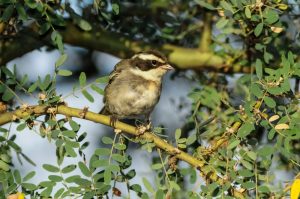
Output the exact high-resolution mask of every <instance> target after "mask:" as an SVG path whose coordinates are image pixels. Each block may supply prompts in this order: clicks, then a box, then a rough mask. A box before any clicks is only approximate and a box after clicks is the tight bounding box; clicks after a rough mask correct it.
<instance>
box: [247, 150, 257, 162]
mask: <svg viewBox="0 0 300 199" xmlns="http://www.w3.org/2000/svg"><path fill="white" fill-rule="evenodd" d="M247 155H248V156H249V157H250V158H251V159H252V160H254V161H255V160H256V158H257V154H256V153H255V152H253V151H247Z"/></svg>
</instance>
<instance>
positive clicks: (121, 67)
mask: <svg viewBox="0 0 300 199" xmlns="http://www.w3.org/2000/svg"><path fill="white" fill-rule="evenodd" d="M128 67H130V65H129V61H128V60H127V59H123V60H122V61H120V62H119V63H117V64H116V65H115V68H114V70H113V71H112V72H111V73H110V74H109V79H108V84H107V85H106V87H105V89H104V92H105V90H106V88H107V87H108V86H109V85H110V84H111V83H112V82H113V81H114V80H115V79H116V78H117V77H118V75H119V74H120V73H121V71H122V70H124V69H126V68H128ZM103 102H104V104H105V102H106V98H105V94H104V97H103Z"/></svg>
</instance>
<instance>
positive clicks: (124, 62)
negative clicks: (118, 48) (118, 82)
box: [108, 59, 128, 85]
mask: <svg viewBox="0 0 300 199" xmlns="http://www.w3.org/2000/svg"><path fill="white" fill-rule="evenodd" d="M127 67H128V60H126V59H124V60H122V61H120V62H119V63H117V64H116V65H115V68H114V70H113V71H112V72H111V73H110V74H109V81H108V85H109V84H111V82H113V81H114V79H115V78H116V77H117V76H118V75H119V74H120V73H121V71H122V70H124V69H125V68H127Z"/></svg>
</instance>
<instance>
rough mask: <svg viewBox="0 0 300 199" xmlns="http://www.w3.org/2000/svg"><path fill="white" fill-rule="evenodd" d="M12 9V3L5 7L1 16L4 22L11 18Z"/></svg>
mask: <svg viewBox="0 0 300 199" xmlns="http://www.w3.org/2000/svg"><path fill="white" fill-rule="evenodd" d="M13 11H14V6H13V5H9V6H7V7H6V8H5V10H4V12H3V14H2V17H1V18H2V20H3V21H4V22H7V21H8V20H9V19H10V18H11V16H12V14H13Z"/></svg>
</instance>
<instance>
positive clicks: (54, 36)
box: [51, 31, 64, 53]
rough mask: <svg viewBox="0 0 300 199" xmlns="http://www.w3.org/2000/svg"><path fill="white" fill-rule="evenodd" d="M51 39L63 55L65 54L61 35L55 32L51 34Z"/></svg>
mask: <svg viewBox="0 0 300 199" xmlns="http://www.w3.org/2000/svg"><path fill="white" fill-rule="evenodd" d="M51 39H52V41H53V42H54V43H55V44H56V46H57V47H58V49H59V51H60V52H61V53H63V52H64V45H63V42H62V36H61V35H60V33H59V32H57V31H53V32H52V34H51Z"/></svg>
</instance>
